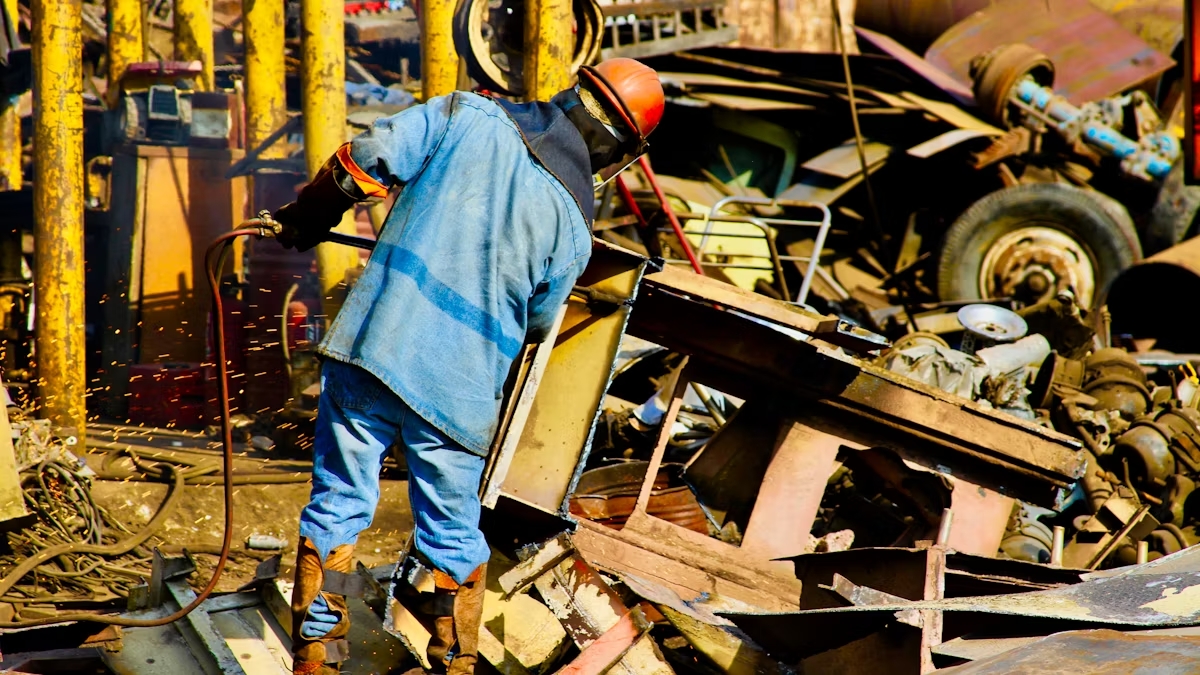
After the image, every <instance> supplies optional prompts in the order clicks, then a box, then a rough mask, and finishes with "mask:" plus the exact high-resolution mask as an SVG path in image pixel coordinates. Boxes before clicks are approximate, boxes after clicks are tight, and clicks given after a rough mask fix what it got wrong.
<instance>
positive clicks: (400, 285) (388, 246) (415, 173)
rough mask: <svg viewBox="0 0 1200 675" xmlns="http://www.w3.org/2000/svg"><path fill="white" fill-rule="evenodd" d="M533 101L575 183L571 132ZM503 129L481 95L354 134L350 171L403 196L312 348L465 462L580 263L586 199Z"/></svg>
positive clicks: (489, 433)
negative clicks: (399, 405) (442, 437)
mask: <svg viewBox="0 0 1200 675" xmlns="http://www.w3.org/2000/svg"><path fill="white" fill-rule="evenodd" d="M537 105H538V106H540V107H538V108H536V109H531V110H535V112H536V111H540V112H539V114H540V117H541V118H542V124H543V125H544V126H547V127H548V128H554V129H558V132H557V137H558V138H560V139H566V142H565V144H564V143H560V145H565V151H564V152H560V153H559V155H560V157H561V156H566V157H570V158H575V159H578V158H582V160H581V162H580V161H572V162H569V163H567V164H562V165H560V166H563V167H564V168H565V169H566V170H567V171H568V172H569V171H572V170H573V168H572V167H574V165H575V164H580V163H581V166H580V167H578V168H579V171H575V174H576V175H578V174H579V172H580V171H582V175H584V176H585V177H586V176H587V175H588V174H590V170H589V167H588V164H587V147H586V145H585V144H584V142H583V139H582V137H580V136H579V134H578V132H575V131H574V128H573V127H572V128H571V129H570V132H571V133H573V134H574V135H573V136H569V135H564V134H566V131H564V127H562V125H561V124H559V122H564V123H567V124H569V121H567V120H566V116H565V115H563V114H562V113H561V111H559V110H558V109H557V108H553V107H552V104H545V103H543V104H537ZM513 120H514V118H513V117H512V114H511V113H509V112H507V111H506V109H505V108H502V107H501V106H500V105H499V104H497V103H496V102H495V101H494V100H492V99H490V98H486V97H483V96H480V95H477V94H471V93H465V92H456V93H454V94H450V95H448V96H443V97H437V98H433V99H430V100H429V101H428V102H427V103H425V104H424V105H418V106H414V107H411V108H408V109H406V110H404V111H402V112H400V113H399V114H397V115H394V116H392V117H389V118H385V119H381V120H379V121H377V122H376V123H375V125H374V127H373V128H372V129H370V130H369V131H367V132H365V133H363V134H362V135H360V136H358V137H357V138H356V139H354V141H353V142H352V144H351V149H350V155H351V157H352V158H353V160H354V161H355V163H357V164H358V166H359V167H360V168H362V169H363V170H364V171H365V172H366V173H367V174H369V175H370V176H371V177H372V178H374V179H376V180H378V181H380V182H381V183H383V184H384V185H388V186H391V185H400V186H403V190H402V191H401V193H400V196H399V197H398V199H397V200H396V204H395V206H394V207H393V208H392V210H391V212H390V213H389V214H388V217H387V221H386V223H385V225H384V228H383V231H382V233H381V234H380V236H379V242H378V244H377V246H376V248H375V251H374V252H373V253H372V254H371V258H370V261H369V262H368V263H367V267H366V269H365V270H364V271H363V274H362V276H361V277H360V278H359V280H358V283H357V284H356V285H355V287H354V289H353V290H352V291H351V292H350V295H349V297H348V298H347V299H346V303H345V304H344V305H343V307H342V309H341V311H340V312H339V313H338V316H337V319H336V320H335V321H334V323H333V326H332V328H331V329H330V331H329V334H328V335H327V336H326V338H325V341H324V342H323V343H322V345H321V350H320V351H321V353H322V354H323V355H325V356H327V357H329V358H333V359H337V360H339V361H344V362H348V363H352V364H354V365H357V366H360V367H362V368H365V369H366V370H368V371H370V372H371V373H372V374H374V375H375V376H376V377H378V378H379V379H380V380H382V381H383V383H384V384H386V385H387V386H388V387H389V388H391V389H392V391H394V392H395V393H396V395H397V396H399V397H400V398H401V399H402V400H403V401H404V402H405V403H406V404H408V406H409V407H410V408H412V409H413V410H414V411H415V412H416V413H417V414H419V415H420V416H421V417H423V418H425V420H426V421H428V422H429V423H430V424H432V425H433V426H435V427H437V428H438V429H439V430H440V431H442V432H443V433H445V434H446V435H447V436H449V437H450V438H452V439H454V440H455V441H457V442H458V443H461V444H462V445H463V446H464V447H465V448H466V449H467V450H469V451H471V452H473V453H476V454H479V455H484V454H486V453H487V450H488V446H489V445H490V444H491V441H492V438H493V437H494V436H495V434H496V427H497V419H498V417H499V414H500V403H501V398H502V396H503V388H504V383H505V380H506V379H507V377H508V373H509V368H510V366H511V364H512V361H513V359H514V358H515V357H516V356H517V355H518V354H519V353H520V351H521V348H522V345H523V344H524V343H525V342H526V341H529V342H540V341H541V340H544V339H545V338H546V337H547V333H548V332H549V330H550V328H551V326H552V323H553V321H554V318H555V315H556V313H557V312H558V309H559V307H561V306H562V304H563V303H564V302H565V301H566V299H567V296H568V295H569V294H570V292H571V288H572V287H573V286H574V284H575V281H576V279H578V277H579V275H580V274H582V272H583V269H584V267H585V266H586V264H587V261H588V257H589V255H590V254H591V230H590V226H589V221H590V219H591V209H592V204H591V199H590V197H591V195H590V194H589V195H588V203H587V204H586V205H583V206H581V205H580V201H579V197H578V196H575V195H573V194H572V192H571V190H568V189H567V187H566V185H564V183H563V182H562V181H561V180H559V178H558V177H556V176H557V174H555V173H551V171H550V170H548V169H547V167H546V165H544V164H543V163H542V162H541V161H539V159H538V157H539V156H540V155H541V154H542V153H541V152H540V151H539V152H538V154H537V155H535V154H534V149H535V147H536V146H534V145H529V144H528V139H529V138H537V137H539V136H538V134H531V133H530V130H529V129H525V128H518V126H517V124H516V123H515V122H514V121H513ZM535 131H536V130H535ZM542 135H545V134H542ZM573 144H574V145H573ZM568 183H571V180H570V179H568ZM574 183H575V184H578V180H575V181H574ZM588 189H590V183H589V184H588ZM576 191H577V192H578V188H576ZM584 208H586V209H587V211H586V214H585V211H584Z"/></svg>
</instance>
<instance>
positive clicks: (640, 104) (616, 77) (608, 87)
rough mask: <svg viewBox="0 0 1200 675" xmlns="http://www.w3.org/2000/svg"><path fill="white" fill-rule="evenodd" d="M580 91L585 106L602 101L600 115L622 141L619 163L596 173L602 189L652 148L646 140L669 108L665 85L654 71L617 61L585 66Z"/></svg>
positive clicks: (633, 62) (580, 76) (643, 66)
mask: <svg viewBox="0 0 1200 675" xmlns="http://www.w3.org/2000/svg"><path fill="white" fill-rule="evenodd" d="M579 88H580V90H581V97H582V98H583V102H584V104H585V106H588V104H589V103H590V100H589V99H591V100H595V101H599V103H600V105H601V106H602V107H603V109H604V110H603V112H600V111H596V112H599V116H600V117H606V118H607V119H606V120H605V122H606V124H605V126H607V127H608V128H609V131H611V132H612V133H613V135H614V136H615V137H616V138H617V139H618V140H619V141H620V142H621V146H620V147H621V153H620V155H619V158H618V159H617V161H615V162H613V164H612V165H611V166H609V167H606V168H604V169H602V170H601V171H600V172H599V173H598V174H596V178H595V187H596V188H597V189H599V187H601V186H602V185H604V184H605V183H607V182H608V181H610V180H612V178H613V177H614V176H616V175H617V174H618V173H620V172H621V171H623V170H624V169H625V168H627V167H628V166H629V165H630V164H633V163H634V162H635V161H637V158H638V157H640V156H642V155H643V154H645V152H646V150H647V149H648V148H649V143H647V142H646V137H647V136H649V135H650V132H652V131H654V128H655V127H657V126H658V123H659V121H660V120H661V119H662V115H663V108H664V107H665V103H664V100H663V90H662V83H660V82H659V81H658V73H656V72H654V69H653V68H650V67H649V66H646V65H643V64H642V63H641V62H639V61H635V60H633V59H626V58H617V59H609V60H607V61H602V62H601V63H598V64H596V65H595V66H583V67H581V68H580V69H579ZM588 107H589V111H590V112H591V110H590V107H591V106H588Z"/></svg>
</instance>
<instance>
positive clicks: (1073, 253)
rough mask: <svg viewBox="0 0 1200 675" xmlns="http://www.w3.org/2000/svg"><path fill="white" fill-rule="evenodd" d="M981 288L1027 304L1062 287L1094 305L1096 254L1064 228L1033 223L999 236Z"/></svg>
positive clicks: (987, 259)
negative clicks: (1063, 229) (1084, 246)
mask: <svg viewBox="0 0 1200 675" xmlns="http://www.w3.org/2000/svg"><path fill="white" fill-rule="evenodd" d="M979 290H980V291H981V292H982V294H983V297H985V298H1006V297H1011V298H1013V299H1014V300H1016V302H1017V303H1018V304H1019V305H1021V306H1028V305H1032V304H1035V303H1037V302H1038V301H1040V300H1043V299H1046V298H1049V297H1052V296H1054V295H1055V294H1057V293H1061V292H1063V291H1070V292H1071V293H1072V294H1074V296H1075V299H1076V302H1078V303H1079V305H1080V306H1082V307H1089V306H1091V302H1092V297H1093V295H1094V294H1095V291H1096V266H1095V262H1094V261H1093V260H1092V257H1091V255H1089V254H1088V252H1087V251H1086V250H1085V249H1084V248H1083V246H1082V245H1081V244H1080V243H1079V242H1078V241H1076V240H1075V239H1074V238H1073V237H1071V235H1069V234H1067V233H1066V232H1063V231H1062V230H1059V229H1056V228H1053V227H1045V226H1040V225H1033V226H1029V227H1022V228H1019V229H1016V230H1013V231H1012V232H1009V233H1007V234H1005V235H1004V236H1002V237H1000V238H999V239H997V240H996V241H995V242H994V243H993V244H992V245H991V246H990V247H989V248H988V250H987V252H986V253H985V254H984V257H983V265H982V266H981V267H980V269H979Z"/></svg>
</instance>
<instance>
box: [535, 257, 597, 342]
mask: <svg viewBox="0 0 1200 675" xmlns="http://www.w3.org/2000/svg"><path fill="white" fill-rule="evenodd" d="M580 267H581V266H580V263H579V261H576V262H575V263H574V264H571V265H567V266H566V267H565V268H564V269H563V270H562V271H561V272H559V273H558V274H556V275H554V276H552V277H550V278H549V279H546V280H545V281H543V282H542V283H540V284H538V285H537V286H536V287H535V288H534V289H533V297H532V298H530V300H529V321H528V323H527V324H526V329H525V342H528V343H534V344H537V343H541V342H545V341H546V338H548V337H550V330H551V329H552V328H554V319H555V318H556V317H557V316H558V310H559V308H561V307H562V306H563V303H564V302H566V301H567V296H569V295H571V289H572V288H574V287H575V280H576V279H578V278H579V275H580V274H581V273H582V272H583V270H582V269H580Z"/></svg>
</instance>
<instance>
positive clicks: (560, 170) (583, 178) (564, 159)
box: [492, 97, 595, 228]
mask: <svg viewBox="0 0 1200 675" xmlns="http://www.w3.org/2000/svg"><path fill="white" fill-rule="evenodd" d="M492 100H493V101H495V102H496V104H497V105H499V106H500V109H501V110H503V111H504V112H505V114H507V115H508V117H509V119H511V120H512V121H513V124H516V125H517V129H518V130H519V131H520V132H521V138H522V140H524V141H525V146H526V147H527V148H529V153H530V154H532V155H533V156H534V157H535V158H536V159H537V161H538V162H540V163H541V165H542V166H544V167H545V168H546V170H547V171H549V172H550V173H551V175H553V176H554V177H555V178H557V179H558V181H559V182H560V183H562V184H563V187H565V188H567V190H568V191H569V192H570V193H571V196H572V197H574V198H575V205H576V206H578V207H579V211H580V212H581V213H582V214H583V217H584V220H585V221H586V222H587V224H588V227H589V228H590V227H591V226H592V219H593V218H594V217H595V192H594V191H593V190H592V173H591V160H590V159H589V157H588V148H587V144H586V143H584V141H583V136H581V135H580V134H579V131H578V130H577V129H576V128H575V125H574V124H572V123H571V121H570V120H569V119H567V116H566V115H565V114H564V113H563V110H562V108H561V107H559V104H558V103H557V102H551V103H546V102H542V101H535V102H532V103H513V102H511V101H506V100H504V99H501V98H496V97H493V98H492Z"/></svg>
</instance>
